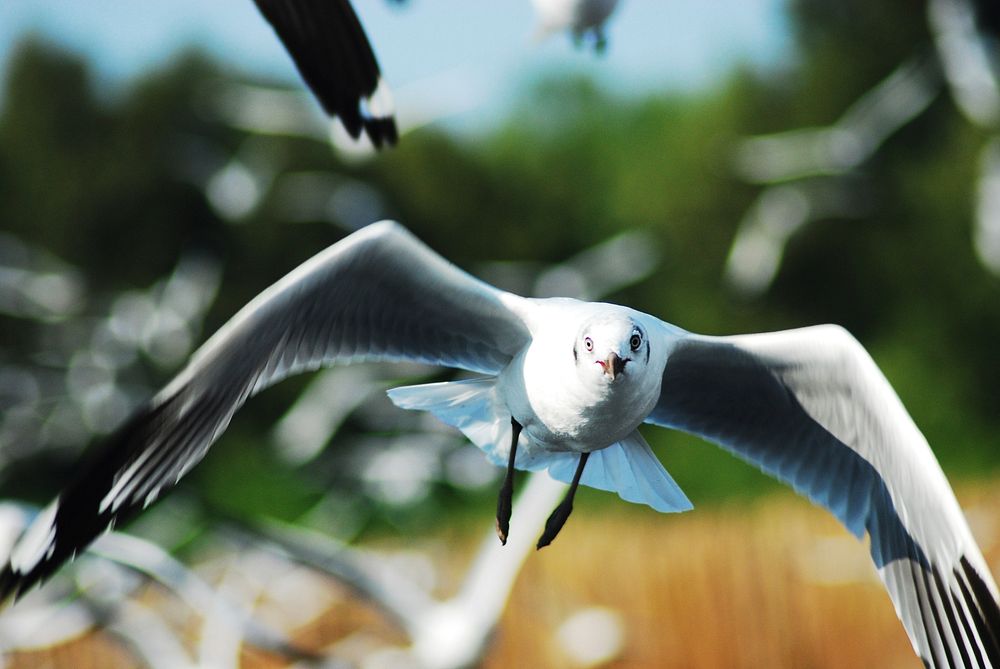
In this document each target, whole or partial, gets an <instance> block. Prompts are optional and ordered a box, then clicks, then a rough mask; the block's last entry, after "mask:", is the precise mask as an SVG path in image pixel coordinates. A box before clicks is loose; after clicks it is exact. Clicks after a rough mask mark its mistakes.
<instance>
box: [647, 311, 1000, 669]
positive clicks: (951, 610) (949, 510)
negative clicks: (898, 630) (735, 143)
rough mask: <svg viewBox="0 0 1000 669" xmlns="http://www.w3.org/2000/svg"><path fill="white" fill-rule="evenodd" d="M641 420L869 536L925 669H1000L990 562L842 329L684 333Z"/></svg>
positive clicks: (999, 616) (873, 370)
mask: <svg viewBox="0 0 1000 669" xmlns="http://www.w3.org/2000/svg"><path fill="white" fill-rule="evenodd" d="M647 421H648V422H651V423H655V424H657V425H662V426H666V427H673V428H678V429H681V430H685V431H688V432H693V433H695V434H698V435H700V436H702V437H705V438H707V439H709V440H711V441H714V442H716V443H717V444H719V445H720V446H723V447H724V448H726V449H728V450H730V451H732V452H733V453H735V454H736V455H738V456H740V457H741V458H743V459H745V460H748V461H749V462H751V463H754V464H756V465H757V466H759V467H760V468H761V469H763V470H764V471H765V472H767V473H769V474H771V475H772V476H775V477H777V478H778V479H780V480H782V481H784V482H785V483H788V484H789V485H791V486H792V487H793V488H795V490H796V491H797V492H799V493H800V494H802V495H805V496H806V497H808V498H809V499H811V500H812V501H813V502H815V503H817V504H820V505H822V506H825V507H826V508H828V509H829V510H830V511H832V512H833V513H834V515H836V516H837V518H839V519H840V521H841V522H842V523H844V525H846V526H847V527H848V529H850V530H851V531H852V532H853V533H854V534H855V535H857V536H859V537H861V536H862V535H863V534H864V532H865V531H866V530H867V532H868V534H869V535H870V537H871V555H872V559H873V560H874V561H875V565H876V567H878V572H879V576H880V577H881V578H882V581H883V583H884V584H885V586H886V588H887V589H888V591H889V595H890V597H891V598H892V601H893V604H894V605H895V607H896V613H897V614H898V615H899V618H900V620H902V622H903V625H904V627H905V628H906V632H907V634H908V635H909V637H910V641H911V643H912V644H913V647H914V649H915V651H916V652H917V654H918V655H919V656H920V657H921V658H922V659H923V661H924V663H925V664H926V665H927V666H929V667H938V668H943V667H1000V645H998V638H1000V608H998V605H997V590H996V585H995V584H994V582H993V579H992V577H991V576H990V573H989V570H988V568H987V567H986V563H985V560H984V559H983V556H982V554H981V553H980V551H979V548H978V546H977V545H976V543H975V540H974V539H973V538H972V534H971V532H970V530H969V527H968V525H967V523H966V521H965V518H964V516H963V515H962V511H961V509H960V508H959V506H958V502H957V501H956V500H955V495H954V493H953V492H952V490H951V487H950V486H949V485H948V481H947V480H946V479H945V476H944V473H943V472H942V471H941V468H940V466H939V465H938V462H937V460H936V459H935V458H934V455H933V453H932V452H931V450H930V447H929V446H928V445H927V441H926V440H925V439H924V437H923V435H922V434H921V433H920V431H919V430H918V429H917V427H916V425H914V423H913V421H912V419H911V418H910V416H909V414H907V412H906V410H905V409H904V408H903V405H902V403H901V402H900V401H899V398H898V397H897V396H896V394H895V392H894V391H893V390H892V388H891V387H890V386H889V383H888V381H886V379H885V377H884V376H883V375H882V373H881V372H880V371H879V369H878V367H876V365H875V363H874V362H873V361H872V359H871V357H869V355H868V354H867V352H866V351H865V350H864V348H862V346H861V345H860V344H859V343H858V342H857V341H856V340H855V339H854V338H853V337H852V336H851V335H850V334H848V333H847V332H846V331H844V330H843V329H841V328H839V327H836V326H819V327H812V328H805V329H802V330H794V331H788V332H776V333H771V334H760V335H746V336H737V337H718V338H716V337H701V336H696V335H687V336H684V337H682V338H681V339H680V340H679V341H678V342H677V344H676V347H675V348H674V350H673V352H672V353H671V354H670V357H669V358H668V360H667V365H666V368H665V369H664V373H663V385H662V388H661V394H660V400H659V403H658V404H657V406H656V407H655V408H654V409H653V411H652V413H651V414H650V416H649V418H648V419H647Z"/></svg>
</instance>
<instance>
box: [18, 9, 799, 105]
mask: <svg viewBox="0 0 1000 669" xmlns="http://www.w3.org/2000/svg"><path fill="white" fill-rule="evenodd" d="M354 4H355V7H356V8H357V10H358V13H359V14H360V15H361V19H362V22H363V23H364V25H365V27H366V29H367V32H368V35H369V38H370V39H371V40H372V42H373V43H374V45H375V49H376V53H377V56H378V58H379V61H380V64H381V66H382V70H383V73H384V74H385V77H386V79H387V80H388V82H389V84H390V85H391V86H392V87H393V89H394V90H397V91H401V92H405V91H406V90H407V89H408V88H409V89H411V90H436V91H442V90H444V91H445V92H444V93H442V94H443V95H446V96H447V95H449V94H451V95H454V94H455V93H456V91H459V92H460V91H466V92H468V91H470V90H471V89H474V90H472V91H471V92H469V95H468V96H467V97H468V98H469V99H468V100H466V102H465V103H464V104H466V106H470V107H474V108H476V107H478V108H482V107H484V106H489V107H491V108H495V109H501V108H503V107H504V106H506V103H509V101H510V100H511V98H512V97H513V96H514V95H516V91H517V90H519V86H522V85H523V84H524V83H525V82H526V81H530V80H531V79H532V78H534V77H536V76H537V75H539V74H541V73H545V72H553V71H556V72H559V71H565V70H573V71H587V72H590V73H592V74H593V75H594V76H596V77H597V78H598V79H600V80H602V81H604V82H606V83H607V84H608V85H609V86H610V87H611V88H613V89H616V90H618V91H619V92H623V93H644V92H649V91H653V90H657V89H665V88H670V89H678V88H679V89H691V88H697V87H701V86H704V85H707V84H709V83H711V82H712V81H714V80H716V79H717V78H718V76H719V75H720V74H722V73H724V72H725V71H727V70H728V69H729V68H730V67H732V65H733V64H734V62H737V61H749V62H752V63H754V64H757V65H759V66H760V67H777V66H780V64H781V63H782V62H783V61H785V60H787V59H788V58H789V57H790V52H791V43H790V39H789V37H788V29H787V23H786V20H785V15H784V0H622V1H621V5H620V6H619V8H618V11H617V13H616V14H615V15H614V17H613V18H612V21H611V24H610V27H609V40H610V45H609V49H608V52H607V54H606V55H605V56H604V57H601V58H598V57H594V56H593V55H591V54H589V53H582V52H578V51H576V50H575V49H573V48H572V47H571V45H570V42H569V39H568V38H567V37H565V36H564V35H556V36H554V37H551V38H549V39H548V40H547V41H545V42H543V43H541V44H537V43H535V42H534V41H533V39H532V35H533V32H534V26H535V19H534V15H533V10H532V7H531V3H530V2H529V0H506V1H504V2H497V1H496V0H493V1H487V0H410V2H409V3H408V4H406V5H405V6H404V7H402V8H398V7H395V6H391V5H390V3H388V2H386V1H385V0H356V1H355V3H354ZM28 33H35V34H38V35H41V36H43V37H44V38H45V39H47V40H49V41H52V42H53V43H56V44H59V45H61V46H62V47H63V48H68V49H70V50H72V51H75V52H78V53H80V54H82V55H84V56H85V57H86V58H87V59H88V60H89V61H90V62H91V63H92V65H93V66H94V68H95V70H96V72H97V74H98V80H99V81H100V82H101V83H102V84H103V85H105V86H108V87H112V88H113V87H114V86H116V85H118V84H120V83H121V82H123V81H127V80H128V79H129V78H131V77H133V76H135V75H136V74H138V73H140V72H142V71H143V70H144V69H146V68H149V67H154V66H157V65H161V64H163V63H165V62H167V61H169V60H170V59H171V58H172V57H173V55H174V54H175V53H176V52H177V51H178V50H179V49H182V48H184V47H187V46H190V45H197V46H199V47H201V48H203V49H205V50H206V51H208V52H210V53H212V54H214V55H215V56H217V57H218V58H219V59H221V60H223V61H225V62H227V63H230V64H231V65H232V67H234V68H236V69H239V70H243V71H246V72H248V73H251V74H253V73H257V74H261V75H264V76H267V77H269V78H276V79H279V80H284V81H288V82H290V83H295V82H297V81H298V79H297V77H296V74H295V71H294V69H293V67H292V65H291V62H290V60H289V59H288V57H287V55H286V54H285V52H284V50H283V49H282V47H281V46H280V43H279V42H278V40H277V38H276V37H275V36H274V35H273V33H272V32H271V29H270V27H269V26H268V25H267V24H266V22H265V21H264V20H263V19H262V17H261V16H260V15H259V14H258V12H257V10H256V7H254V5H253V3H252V2H251V0H82V1H81V0H4V1H3V2H2V3H0V68H3V67H4V66H5V64H6V62H7V58H8V56H9V54H10V52H11V48H12V46H13V45H14V44H16V42H17V40H18V38H19V37H21V36H23V35H25V34H28ZM0 71H2V70H0ZM428 82H430V83H429V84H428ZM296 85H297V84H296ZM449 90H450V93H449V92H448V91H449ZM404 98H405V95H404ZM401 106H402V105H401Z"/></svg>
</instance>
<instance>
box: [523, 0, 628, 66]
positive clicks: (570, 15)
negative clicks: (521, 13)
mask: <svg viewBox="0 0 1000 669" xmlns="http://www.w3.org/2000/svg"><path fill="white" fill-rule="evenodd" d="M532 4H533V5H534V6H535V13H536V14H538V18H539V21H540V24H539V27H538V34H539V37H545V36H546V35H549V34H551V33H554V32H558V31H561V30H569V33H570V36H571V37H572V39H573V42H574V44H576V45H577V46H580V45H581V44H582V43H583V41H584V39H585V38H589V39H590V40H591V41H592V42H593V45H594V51H596V52H597V53H602V52H603V51H604V49H605V48H606V47H607V45H608V39H607V36H606V35H605V34H604V23H605V22H606V21H607V20H608V17H610V16H611V13H612V12H614V11H615V8H616V7H617V6H618V0H532Z"/></svg>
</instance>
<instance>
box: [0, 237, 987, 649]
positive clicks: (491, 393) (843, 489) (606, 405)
mask: <svg viewBox="0 0 1000 669" xmlns="http://www.w3.org/2000/svg"><path fill="white" fill-rule="evenodd" d="M370 360H408V361H416V362H421V363H428V364H436V365H442V366H447V367H453V368H458V369H462V370H466V371H468V372H472V373H474V374H475V376H473V377H471V378H463V379H460V380H456V381H449V382H443V383H431V384H424V385H417V386H406V387H402V388H396V389H393V390H390V391H388V392H389V397H390V398H391V399H392V401H393V402H395V403H396V404H397V405H398V406H400V407H402V408H404V409H413V410H421V411H429V412H431V413H432V414H434V415H435V416H437V417H438V418H439V419H440V420H442V421H443V422H445V423H446V424H449V425H452V426H454V427H456V428H458V429H459V430H460V431H461V432H463V433H464V434H465V435H466V436H467V437H468V438H469V440H470V441H472V442H473V443H474V444H475V445H476V446H478V447H479V448H480V449H482V450H483V452H484V453H485V454H486V456H487V457H488V458H489V459H490V460H491V461H492V462H494V463H495V464H497V465H499V466H501V467H504V468H505V470H506V475H505V477H504V481H503V484H502V486H501V489H500V493H499V495H498V501H497V514H496V528H497V533H498V535H499V537H500V540H501V541H505V540H506V538H507V534H508V532H510V527H509V521H510V503H511V496H512V492H513V484H514V476H515V471H516V470H532V471H537V470H547V471H548V474H549V476H551V477H552V478H554V479H556V480H559V481H563V482H566V483H569V484H570V486H569V488H568V489H567V492H566V494H565V497H564V498H563V500H562V501H561V502H560V503H559V504H558V505H557V506H556V508H555V510H554V511H553V512H552V514H551V516H549V519H548V522H547V523H546V527H545V530H544V531H543V533H542V536H541V538H540V539H539V540H538V544H537V545H538V547H539V548H540V547H542V546H544V545H546V544H548V543H549V542H551V541H552V540H553V539H554V538H555V536H556V535H557V534H558V532H559V530H560V528H561V527H562V526H563V524H564V523H565V522H566V520H567V518H568V517H569V515H570V513H571V511H572V508H573V498H574V494H575V493H576V490H577V488H578V486H580V485H586V486H591V487H594V488H598V489H601V490H607V491H612V492H615V493H617V494H618V495H619V496H620V497H621V498H622V499H624V500H627V501H629V502H634V503H637V504H646V505H648V506H650V507H652V508H654V509H656V510H658V511H662V512H679V511H686V510H688V509H690V508H691V503H690V502H689V501H688V499H687V497H686V496H685V495H684V493H683V492H682V491H681V489H680V488H679V487H678V485H677V484H676V483H675V482H674V480H673V479H672V478H671V477H670V475H669V474H668V473H667V471H666V470H665V469H664V468H663V466H662V464H661V463H660V462H659V460H658V459H657V458H656V456H655V455H654V454H653V452H652V451H651V450H650V447H649V446H648V445H647V443H646V441H645V440H644V439H643V437H642V435H641V434H640V432H639V430H638V428H639V426H640V425H642V424H643V423H651V424H653V425H659V426H662V427H668V428H674V429H678V430H684V431H687V432H690V433H693V434H696V435H700V436H701V437H703V438H705V439H706V440H708V441H711V442H714V443H716V444H718V445H719V446H721V447H723V448H725V449H727V450H729V451H731V452H732V453H734V454H736V455H737V456H739V457H741V458H743V459H744V460H747V461H748V462H750V463H752V464H755V465H756V466H758V467H760V468H761V469H762V470H764V471H765V472H767V473H769V474H771V475H773V476H775V477H776V478H778V479H780V480H781V481H783V482H785V483H787V484H789V485H791V486H792V487H793V488H794V489H795V490H796V491H798V492H799V493H801V494H802V495H804V496H806V497H808V498H809V499H811V500H812V501H813V502H815V503H817V504H819V505H821V506H824V507H826V508H827V509H829V510H830V511H831V512H832V513H833V514H834V515H835V516H836V517H837V518H838V519H839V520H840V521H841V522H842V523H843V524H844V525H845V526H846V527H847V529H849V530H850V531H851V532H853V533H854V534H855V535H857V536H858V537H862V536H863V535H864V534H865V533H867V534H868V536H869V537H870V542H871V548H870V551H871V557H872V560H873V561H874V563H875V566H876V568H877V570H878V573H879V576H880V577H881V579H882V582H883V583H884V585H885V587H886V589H887V590H888V593H889V596H890V598H891V599H892V602H893V604H894V605H895V609H896V613H897V614H898V616H899V618H900V619H901V621H902V623H903V626H904V628H905V629H906V632H907V634H908V635H909V638H910V641H911V643H912V644H913V648H914V650H915V652H916V653H917V655H919V656H920V658H921V659H922V660H923V661H924V663H925V664H926V665H927V666H928V667H935V668H944V667H998V668H1000V643H998V639H1000V606H998V596H997V588H996V584H995V583H994V581H993V577H992V576H991V574H990V571H989V569H988V567H987V565H986V562H985V560H984V558H983V555H982V553H981V552H980V550H979V548H978V546H977V545H976V542H975V540H974V539H973V536H972V533H971V531H970V529H969V526H968V524H967V523H966V521H965V518H964V516H963V514H962V511H961V509H960V507H959V505H958V502H957V501H956V499H955V495H954V493H953V492H952V489H951V487H950V485H949V484H948V481H947V479H946V478H945V475H944V473H943V472H942V470H941V467H940V466H939V465H938V462H937V460H936V459H935V457H934V455H933V453H932V452H931V449H930V447H929V446H928V444H927V441H926V440H925V439H924V437H923V435H922V434H921V433H920V431H919V430H918V428H917V427H916V425H915V424H914V422H913V420H912V419H911V418H910V416H909V414H908V413H907V412H906V409H904V407H903V405H902V403H901V402H900V400H899V398H898V397H897V396H896V394H895V392H894V391H893V389H892V387H891V386H890V385H889V382H888V381H887V380H886V379H885V377H884V376H883V375H882V373H881V372H880V371H879V369H878V367H877V366H876V365H875V363H874V361H873V360H872V359H871V357H870V356H869V355H868V354H867V353H866V351H865V350H864V348H863V347H862V346H861V345H860V344H859V343H858V342H857V340H855V339H854V338H853V337H852V336H851V335H850V334H848V333H847V331H845V330H844V329H842V328H840V327H838V326H834V325H821V326H813V327H806V328H802V329H797V330H788V331H783V332H773V333H766V334H748V335H736V336H704V335H699V334H695V333H691V332H687V331H685V330H683V329H681V328H679V327H677V326H674V325H671V324H669V323H666V322H664V321H662V320H660V319H658V318H656V317H654V316H651V315H648V314H645V313H642V312H640V311H636V310H634V309H630V308H627V307H624V306H618V305H614V304H605V303H595V302H584V301H578V300H573V299H568V298H558V297H556V298H538V299H533V298H525V297H520V296H518V295H515V294H513V293H509V292H505V291H501V290H499V289H497V288H494V287H492V286H490V285H489V284H486V283H484V282H482V281H480V280H478V279H476V278H474V277H472V276H470V275H469V274H467V273H465V272H464V271H462V270H461V269H459V268H458V267H456V266H455V265H453V264H451V263H449V262H448V261H447V260H445V259H444V258H442V257H441V256H439V255H437V254H436V253H434V252H433V251H432V250H430V249H429V248H428V247H427V246H425V245H424V244H422V243H421V242H420V241H418V240H417V239H416V237H414V236H413V235H412V234H411V233H409V232H408V231H407V230H406V229H405V228H403V227H402V226H400V225H399V224H397V223H394V222H391V221H383V222H380V223H375V224H372V225H369V226H368V227H366V228H362V229H361V230H359V231H358V232H355V233H354V234H351V235H349V236H348V237H345V238H344V239H342V240H341V241H339V242H338V243H336V244H334V245H333V246H331V247H329V248H327V249H326V250H325V251H323V252H321V253H319V254H318V255H316V256H314V257H313V258H311V259H310V260H307V261H306V262H305V263H304V264H302V265H301V266H299V267H298V268H297V269H294V270H293V271H292V272H291V273H289V274H288V275H286V276H285V277H284V278H283V279H281V280H279V281H278V282H277V283H275V284H274V285H272V286H271V287H269V288H267V289H266V290H264V291H263V292H262V293H260V295H258V296H257V297H256V298H254V299H253V300H252V301H251V302H250V303H248V304H247V305H246V306H245V307H244V308H243V309H241V310H240V311H239V312H238V313H237V314H236V315H235V316H234V317H233V318H232V319H231V320H230V321H229V322H228V323H226V324H225V325H224V326H223V327H222V328H221V329H219V331H218V332H216V333H215V334H214V335H213V336H212V337H210V338H209V339H208V341H207V342H206V343H205V344H204V345H203V346H202V347H201V348H200V349H198V351H196V352H195V354H194V355H193V356H192V358H191V360H190V361H189V363H188V364H187V366H186V367H185V368H184V369H183V370H182V371H181V372H180V373H179V374H178V375H177V376H176V377H175V378H174V379H173V380H172V381H170V382H169V383H168V384H167V385H166V386H165V387H164V388H163V389H162V390H160V391H159V392H158V393H157V394H156V395H154V396H153V397H152V399H150V400H149V401H148V402H147V403H146V404H145V405H144V406H142V407H141V408H140V409H139V410H138V411H137V412H136V413H135V414H134V415H133V416H132V417H131V418H130V419H129V420H127V421H126V422H125V424H124V425H122V426H121V427H120V428H119V429H118V430H117V431H116V432H115V433H113V434H112V435H111V436H110V437H109V438H108V440H107V442H106V443H104V444H103V448H101V449H99V450H97V451H95V452H94V453H93V455H92V456H91V458H90V460H89V461H86V462H84V463H83V464H82V465H81V466H80V467H79V469H78V471H79V472H80V474H79V477H78V478H77V480H76V481H75V482H73V483H72V484H71V485H69V486H68V487H66V488H65V489H64V490H63V491H62V492H61V493H60V494H59V496H58V497H57V498H56V499H55V500H54V501H53V502H52V503H51V504H49V506H48V507H46V509H45V510H44V511H42V512H41V513H40V514H39V515H38V517H37V518H36V520H35V521H34V522H33V523H32V525H31V526H29V528H28V529H27V530H26V531H25V533H24V535H23V536H22V537H21V538H20V540H19V541H18V542H17V544H16V545H15V546H14V548H13V550H12V552H11V554H10V558H9V561H8V562H7V564H6V565H5V566H4V568H3V570H2V571H0V597H2V598H3V599H5V600H6V599H8V598H9V597H11V596H14V597H16V596H19V595H21V594H22V593H24V592H25V591H26V590H27V589H29V588H31V587H32V586H34V585H35V584H38V583H39V582H41V581H42V580H43V579H45V578H46V577H48V576H49V575H51V574H52V573H53V572H54V571H55V570H56V569H57V568H59V567H60V566H61V565H62V564H63V563H64V562H66V561H68V560H70V559H72V558H73V557H74V556H75V555H76V554H78V553H79V552H80V551H82V550H83V549H84V548H86V547H87V545H88V544H90V543H91V541H93V540H94V538H95V537H97V536H98V535H99V534H101V533H102V532H104V531H105V530H106V529H108V528H111V527H113V526H114V525H116V524H121V523H123V522H126V521H127V520H129V519H131V518H132V517H134V516H135V515H137V514H138V513H139V512H141V511H142V510H143V509H144V508H146V507H148V506H149V505H150V504H152V503H153V502H154V501H155V500H156V499H157V498H159V497H160V496H161V494H162V493H164V492H165V491H166V490H167V489H168V488H170V487H171V486H173V485H174V484H176V483H177V481H178V480H179V479H180V478H181V477H182V476H184V475H185V474H186V473H187V472H188V471H190V469H191V468H192V467H194V466H195V465H196V464H197V463H198V462H199V461H200V460H201V459H202V458H203V457H204V456H205V453H206V451H207V450H208V448H209V446H210V445H211V444H212V443H213V442H214V441H215V440H216V439H217V438H218V437H219V435H220V434H222V432H223V431H224V430H225V429H226V427H227V426H228V424H229V422H230V420H231V419H232V418H233V415H234V414H235V412H236V411H237V409H238V408H239V407H240V406H241V405H242V404H243V403H244V402H245V401H246V400H247V398H249V397H250V396H252V395H255V394H256V393H258V392H260V391H262V390H264V389H265V388H267V387H268V386H271V385H273V384H275V383H277V382H278V381H280V380H282V379H284V378H286V377H288V376H290V375H292V374H296V373H300V372H305V371H308V370H315V369H318V368H320V367H323V366H328V365H335V364H348V363H352V362H361V361H370Z"/></svg>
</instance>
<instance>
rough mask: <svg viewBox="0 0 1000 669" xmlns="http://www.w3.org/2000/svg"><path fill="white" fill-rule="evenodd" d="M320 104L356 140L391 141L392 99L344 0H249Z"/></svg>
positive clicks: (393, 131)
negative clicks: (276, 37) (252, 2)
mask: <svg viewBox="0 0 1000 669" xmlns="http://www.w3.org/2000/svg"><path fill="white" fill-rule="evenodd" d="M254 2H256V3H257V8H258V9H260V12H261V14H263V15H264V17H265V18H266V19H267V20H268V22H269V23H270V24H271V26H272V27H273V28H274V32H276V33H277V34H278V37H279V38H281V41H282V42H283V43H284V45H285V48H286V49H287V50H288V53H289V54H290V55H291V56H292V60H294V61H295V66H296V67H297V68H298V70H299V74H301V75H302V78H303V79H305V81H306V83H307V84H308V85H309V88H311V89H312V92H313V93H314V94H315V95H316V97H317V98H319V101H320V103H322V105H323V108H324V109H325V110H326V112H327V113H328V114H330V115H331V116H338V117H340V120H341V122H342V123H343V124H344V127H345V128H346V129H347V132H348V133H350V135H351V137H354V138H355V139H357V138H358V137H359V136H360V135H361V131H362V130H364V131H365V132H366V133H367V134H368V137H370V138H371V140H372V144H374V145H375V146H382V144H383V143H389V144H395V143H396V139H397V133H396V121H395V120H394V119H393V109H392V99H391V96H390V94H389V90H388V88H386V86H385V84H384V83H382V78H381V75H380V74H379V69H378V62H377V61H376V60H375V54H374V53H372V48H371V45H370V44H369V43H368V38H367V37H366V36H365V31H364V28H362V27H361V22H360V21H359V20H358V16H357V14H355V13H354V9H353V8H352V7H351V3H350V2H349V0H254Z"/></svg>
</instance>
